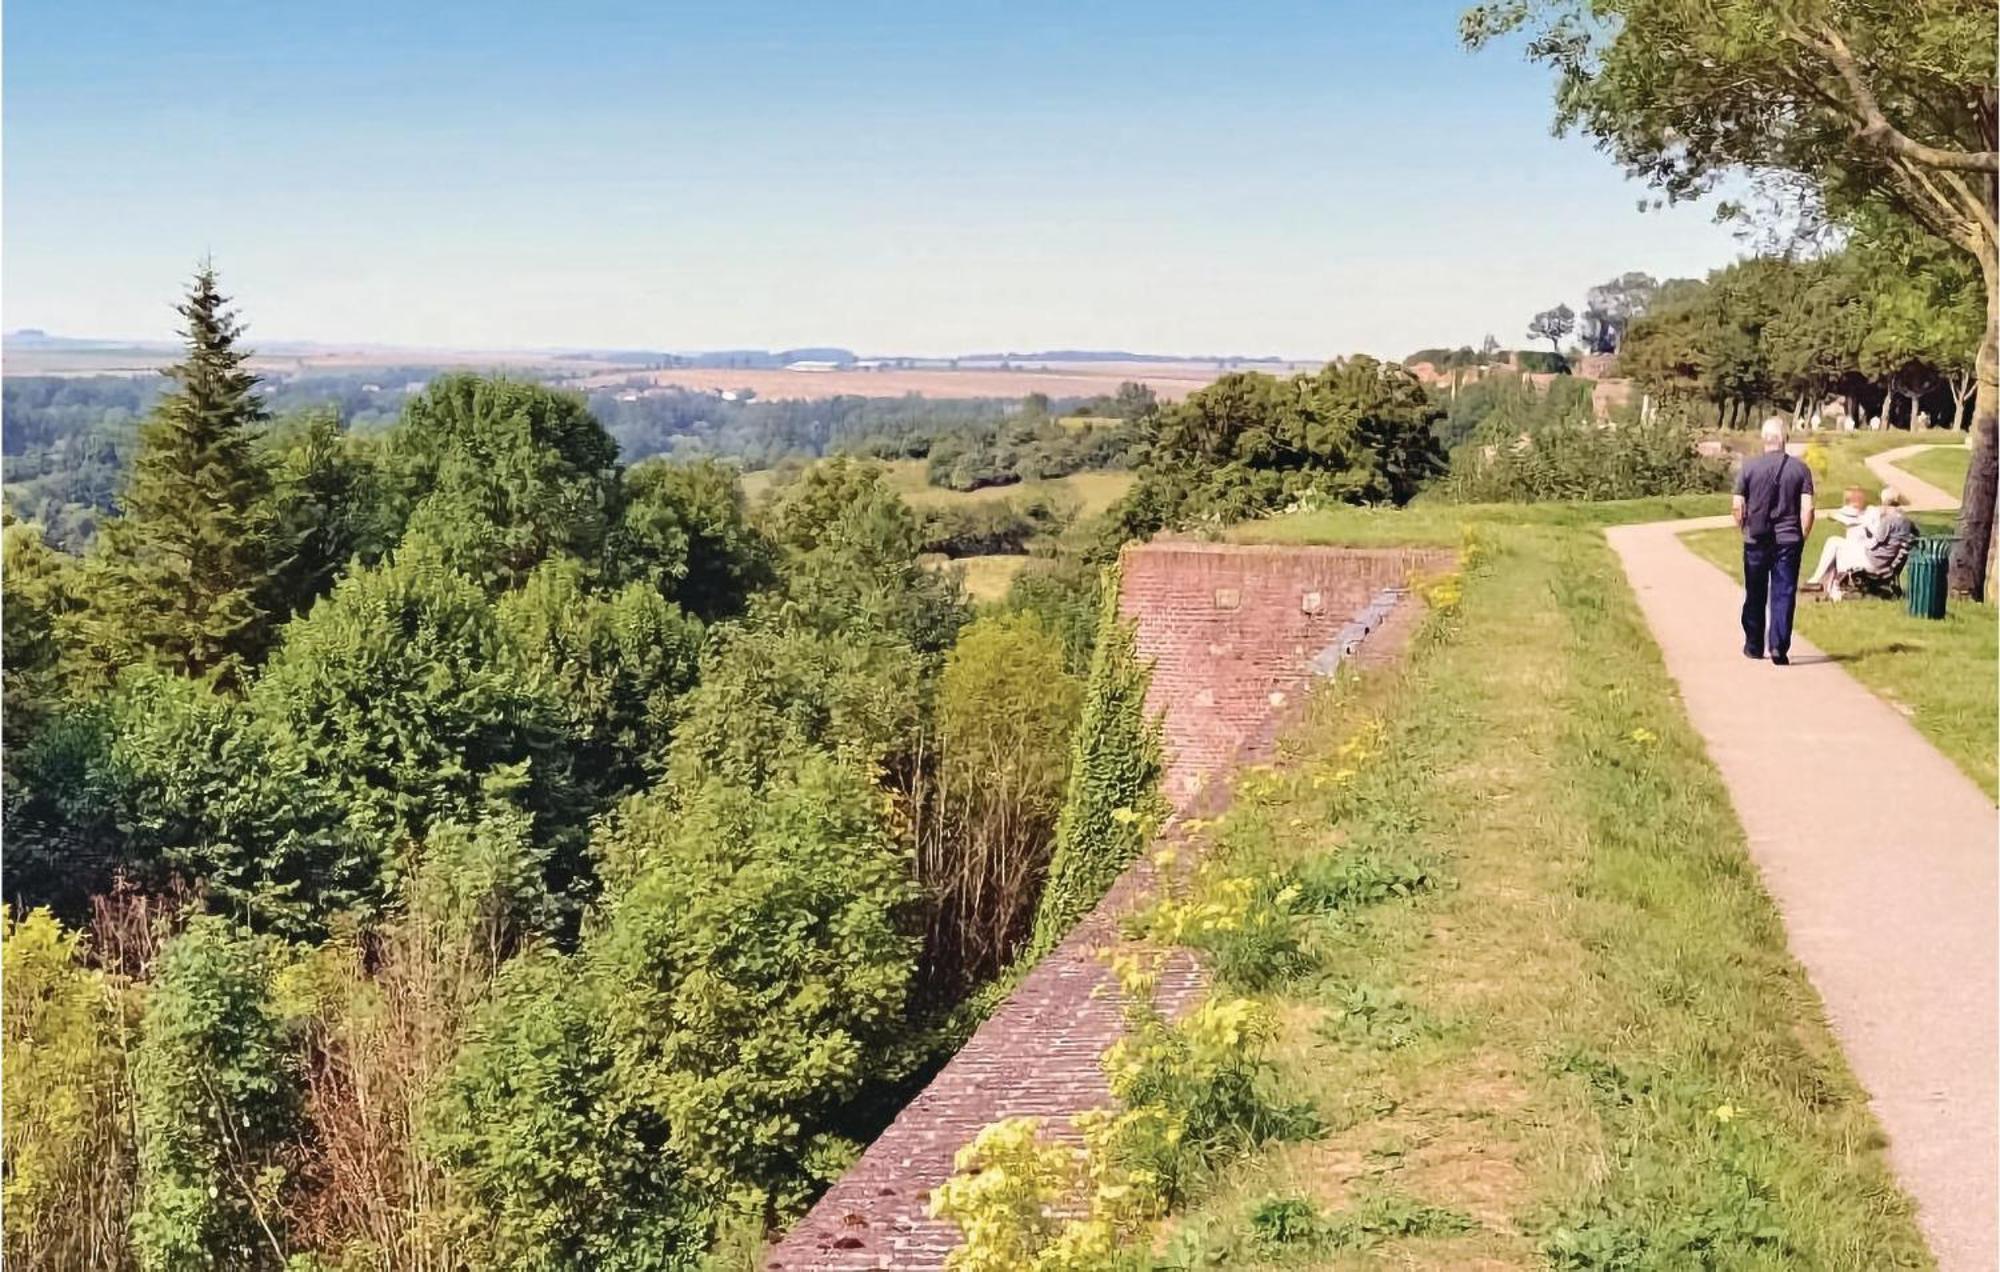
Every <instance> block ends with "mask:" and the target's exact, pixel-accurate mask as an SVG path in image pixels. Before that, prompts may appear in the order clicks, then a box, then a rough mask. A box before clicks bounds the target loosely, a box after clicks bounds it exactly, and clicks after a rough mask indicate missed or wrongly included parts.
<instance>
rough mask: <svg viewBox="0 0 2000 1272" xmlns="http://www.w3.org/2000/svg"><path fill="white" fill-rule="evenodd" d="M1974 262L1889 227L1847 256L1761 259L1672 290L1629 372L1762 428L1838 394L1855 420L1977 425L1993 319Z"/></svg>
mask: <svg viewBox="0 0 2000 1272" xmlns="http://www.w3.org/2000/svg"><path fill="white" fill-rule="evenodd" d="M1984 300H1985V298H1984V295H1983V293H1982V291H1981V289H1980V286H1979V279H1978V275H1977V273H1976V271H1975V270H1974V268H1973V263H1972V262H1971V261H1969V260H1967V259H1966V258H1965V257H1964V256H1963V255H1962V254H1961V253H1958V252H1956V251H1954V250H1953V249H1952V248H1951V247H1950V245H1948V244H1946V243H1943V242H1941V241H1939V240H1937V239H1935V238H1931V237H1929V236H1925V235H1908V234H1905V235H1900V236H1892V235H1890V234H1889V233H1888V232H1887V231H1886V230H1878V231H1877V232H1876V233H1875V234H1874V235H1873V236H1870V237H1859V238H1857V239H1856V240H1855V241H1854V242H1853V243H1851V244H1850V245H1849V246H1848V247H1847V248H1845V249H1844V250H1842V251H1839V252H1835V253H1831V254H1827V255H1822V256H1817V257H1809V258H1790V257H1783V256H1765V257H1754V258H1751V259H1748V260H1744V261H1740V262H1738V263H1736V264H1734V265H1731V266H1729V267H1727V268H1725V269H1721V270H1717V271H1715V272H1714V273H1713V274H1711V275H1709V277H1708V278H1707V280H1706V281H1702V282H1696V281H1693V280H1677V281H1675V282H1672V283H1669V284H1668V285H1667V286H1666V287H1664V288H1663V289H1662V290H1661V292H1660V295H1659V297H1658V299H1657V300H1656V302H1655V303H1654V305H1653V307H1652V309H1651V310H1650V311H1649V312H1648V313H1647V314H1646V315H1645V316H1644V317H1642V318H1640V319H1638V320H1637V321H1635V322H1634V323H1633V325H1632V329H1631V332H1630V334H1629V336H1628V338H1627V339H1626V342H1625V345H1624V349H1623V351H1622V353H1621V355H1620V358H1619V366H1620V370H1621V371H1623V372H1624V373H1625V374H1627V375H1629V376H1631V377H1632V378H1633V379H1634V380H1635V381H1637V382H1638V384H1639V385H1640V386H1641V387H1642V388H1644V389H1645V390H1646V391H1648V392H1650V393H1652V394H1654V395H1655V396H1656V397H1659V398H1662V399H1665V400H1668V401H1681V402H1700V403H1706V404H1710V405H1712V406H1713V408H1714V418H1715V420H1716V422H1717V423H1722V422H1725V421H1727V422H1736V423H1751V422H1754V421H1755V417H1756V414H1757V412H1759V411H1760V410H1766V409H1769V408H1773V407H1776V408H1781V409H1783V410H1786V411H1789V412H1791V413H1792V414H1793V415H1794V416H1795V417H1797V418H1800V419H1804V418H1807V417H1808V416H1810V415H1812V414H1813V413H1815V412H1818V411H1819V410H1820V409H1821V405H1822V403H1824V402H1827V401H1828V399H1838V400H1839V401H1838V404H1839V407H1840V409H1841V410H1842V411H1844V413H1845V415H1846V416H1847V417H1848V418H1850V419H1854V420H1857V421H1858V420H1861V419H1863V418H1864V417H1868V418H1873V417H1875V416H1879V417H1881V418H1882V419H1883V420H1884V422H1885V423H1888V424H1890V425H1894V426H1900V427H1905V428H1922V427H1924V426H1925V425H1926V424H1927V423H1934V424H1936V425H1939V426H1943V427H1958V428H1964V427H1966V426H1967V425H1968V424H1969V422H1970V419H1971V409H1972V396H1973V388H1974V384H1973V361H1974V356H1975V354H1976V352H1977V350H1978V347H1979V333H1980V329H1981V327H1982V325H1983V324H1984V321H1985V312H1984V308H1983V306H1984Z"/></svg>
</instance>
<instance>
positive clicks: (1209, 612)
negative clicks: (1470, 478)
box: [763, 540, 1451, 1272]
mask: <svg viewBox="0 0 2000 1272" xmlns="http://www.w3.org/2000/svg"><path fill="white" fill-rule="evenodd" d="M1450 559H1451V557H1450V554H1449V553H1444V552H1434V551H1421V550H1412V549H1401V548H1376V549H1346V548H1318V547H1296V548H1295V547H1274V546H1263V545H1243V544H1207V543H1193V542H1181V541H1172V540H1169V541H1163V542H1156V543H1153V544H1148V545H1145V546H1143V547H1139V548H1132V549H1127V551H1126V553H1125V555H1124V558H1123V564H1124V584H1123V587H1122V589H1121V593H1120V608H1121V611H1122V612H1123V613H1124V614H1125V615H1126V617H1127V618H1128V619H1130V620H1132V621H1133V622H1134V624H1135V626H1136V629H1137V637H1138V644H1139V649H1140V653H1141V655H1142V656H1143V657H1146V658H1150V659H1151V660H1153V669H1154V670H1153V685H1152V688H1151V690H1150V691H1149V693H1148V706H1149V707H1150V708H1151V709H1152V710H1153V711H1154V713H1155V714H1157V715H1159V716H1160V717H1161V719H1162V726H1163V733H1164V740H1165V743H1166V750H1167V754H1168V790H1167V795H1168V798H1169V801H1170V802H1171V803H1172V804H1173V805H1174V806H1175V807H1176V809H1177V810H1178V811H1177V813H1176V815H1175V816H1174V817H1173V818H1171V819H1170V820H1169V821H1168V823H1167V826H1166V827H1165V828H1164V829H1163V830H1162V832H1161V838H1162V840H1163V841H1166V842H1174V841H1176V840H1178V839H1179V838H1180V837H1181V833H1182V832H1181V830H1180V825H1179V821H1180V816H1181V815H1182V814H1184V813H1189V812H1193V811H1197V810H1198V811H1201V812H1204V813H1206V812H1211V811H1214V810H1215V809H1217V808H1219V807H1220V805H1221V802H1222V801H1223V800H1224V799H1225V798H1226V790H1225V784H1224V783H1222V782H1220V781H1212V780H1211V779H1214V778H1217V777H1220V776H1222V775H1224V774H1226V772H1227V771H1228V770H1229V769H1230V768H1232V767H1234V766H1236V765H1239V764H1242V763H1244V762H1247V761H1249V760H1253V759H1258V758H1262V757H1263V756H1264V755H1266V754H1268V753H1269V752H1270V750H1271V748H1272V747H1273V745H1274V744H1275V739H1276V736H1277V734H1278V732H1279V731H1280V730H1281V729H1282V727H1283V725H1284V724H1285V722H1287V721H1289V720H1290V719H1292V718H1294V717H1295V716H1296V713H1297V710H1298V708H1299V707H1300V706H1301V705H1302V704H1303V702H1304V698H1305V694H1304V693H1303V692H1302V690H1303V689H1304V688H1305V686H1306V685H1307V684H1308V683H1309V681H1310V680H1311V679H1312V678H1313V677H1314V676H1315V675H1317V674H1325V672H1326V671H1328V670H1330V669H1331V667H1332V666H1333V665H1335V664H1337V663H1338V662H1340V661H1341V660H1342V659H1343V658H1347V657H1352V658H1354V659H1356V660H1357V661H1359V662H1360V663H1362V664H1364V665H1365V664H1369V663H1376V662H1381V661H1385V660H1387V659H1389V658H1393V657H1394V656H1395V654H1396V653H1397V652H1398V651H1399V650H1400V647H1401V646H1402V644H1403V643H1404V642H1405V641H1406V640H1407V638H1408V635H1409V633H1410V631H1411V630H1412V629H1413V627H1414V625H1415V622H1416V621H1417V611H1418V609H1419V608H1420V607H1418V606H1416V605H1413V604H1410V603H1408V602H1406V601H1402V599H1401V598H1402V591H1401V589H1402V588H1404V587H1405V586H1406V585H1407V583H1408V581H1409V579H1410V576H1411V575H1412V574H1413V573H1417V572H1422V571H1425V570H1430V569H1436V568H1441V567H1442V566H1444V565H1446V564H1448V563H1449V561H1450ZM1363 619H1368V620H1371V621H1366V622H1363V621H1362V620H1363ZM1153 882H1154V874H1153V867H1152V864H1151V862H1150V861H1149V860H1147V859H1146V858H1143V857H1142V858H1140V859H1139V860H1138V861H1136V862H1134V863H1133V864H1132V865H1131V866H1130V867H1129V868H1127V870H1126V871H1125V873H1124V874H1123V875H1121V876H1120V877H1119V879H1118V881H1117V882H1116V883H1114V884H1113V885H1112V887H1111V890H1110V891H1109V892H1108V893H1106V895H1105V896H1104V898H1103V900H1102V901H1100V902H1099V903H1098V905H1097V906H1096V908H1094V909H1093V910H1092V911H1091V912H1090V913H1089V914H1088V915H1086V916H1085V917H1084V919H1083V920H1082V921H1081V922H1080V923H1078V924H1077V926H1076V928H1075V929H1074V930H1072V931H1071V932H1070V934H1069V935H1068V937H1066V938H1065V939H1064V940H1063V941H1062V943H1061V944H1059V945H1058V946H1057V947H1056V948H1055V949H1054V950H1052V951H1050V953H1049V954H1048V955H1047V956H1046V957H1044V958H1043V959H1042V960H1041V961H1040V962H1039V963H1037V964H1036V965H1035V967H1034V968H1033V969H1032V970H1030V971H1029V972H1028V974H1027V975H1026V976H1025V977H1023V978H1022V980H1021V983H1020V984H1019V985H1017V986H1015V988H1014V990H1013V992H1012V993H1011V994H1009V995H1008V997H1007V999H1006V1000H1005V1001H1004V1002H1003V1003H1002V1004H1001V1005H1000V1006H999V1007H998V1008H997V1009H995V1011H994V1012H993V1014H992V1015H991V1016H989V1017H988V1018H987V1019H986V1021H985V1022H984V1023H983V1024H981V1025H980V1027H979V1028H978V1030H977V1031H975V1032H974V1034H973V1035H972V1038H971V1039H970V1040H969V1041H968V1042H967V1043H966V1044H965V1046H964V1047H963V1048H961V1049H960V1050H959V1052H958V1054H957V1055H955V1056H953V1057H952V1059H951V1060H950V1061H949V1062H948V1063H946V1065H945V1066H944V1067H943V1068H942V1069H940V1070H939V1071H938V1073H937V1075H936V1076H935V1077H934V1078H932V1079H931V1082H930V1084H929V1085H928V1086H927V1087H925V1088H924V1090H923V1091H922V1092H921V1093H920V1094H919V1095H918V1096H917V1097H916V1098H915V1099H913V1100H912V1101H911V1102H910V1103H909V1104H908V1105H906V1106H905V1107H904V1108H903V1110H902V1112H901V1113H899V1114H898V1115H897V1117H896V1119H895V1120H894V1121H893V1122H892V1123H890V1125H889V1126H888V1128H887V1129H886V1130H884V1131H883V1132H882V1134H881V1135H880V1136H878V1137H877V1138H876V1140H875V1142H874V1143H873V1144H871V1145H870V1146H869V1147H868V1149H867V1150H866V1151H865V1152H863V1153H862V1155H861V1157H860V1158H859V1159H858V1160H857V1161H856V1162H855V1163H854V1165H853V1166H852V1167H850V1168H849V1169H848V1171H847V1172H846V1173H845V1174H844V1175H842V1176H841V1178H840V1179H839V1180H838V1181H836V1182H835V1183H834V1185H833V1187H832V1188H830V1189H828V1190H827V1192H826V1194H825V1195H824V1196H822V1197H821V1198H820V1200H819V1202H818V1204H816V1205H815V1206H814V1207H813V1208H812V1210H811V1211H810V1212H809V1213H807V1215H806V1216H805V1217H804V1218H803V1219H801V1220H800V1221H799V1222H798V1223H797V1224H795V1225H794V1226H793V1227H792V1229H791V1231H790V1232H788V1233H787V1234H785V1236H784V1238H783V1239H782V1240H781V1241H779V1242H778V1243H777V1244H776V1245H774V1246H773V1247H771V1249H769V1250H768V1251H767V1252H766V1254H765V1256H764V1262H763V1266H764V1267H765V1268H766V1269H767V1270H768V1272H803V1270H805V1269H812V1270H813V1272H848V1270H849V1269H864V1268H889V1269H903V1270H907V1272H932V1270H934V1269H941V1268H943V1267H944V1263H945V1258H946V1256H947V1254H949V1252H950V1251H951V1249H952V1248H953V1247H954V1246H956V1245H958V1244H959V1232H958V1229H957V1227H956V1226H955V1225H953V1224H951V1223H949V1222H946V1221H943V1220H938V1219H933V1218H932V1217H931V1216H930V1194H931V1190H932V1189H933V1188H935V1187H937V1186H938V1185H939V1184H941V1183H943V1182H944V1181H945V1180H946V1179H948V1178H950V1176H951V1173H952V1162H953V1158H954V1157H955V1156H956V1155H957V1153H958V1150H959V1149H960V1148H962V1147H964V1146H965V1145H966V1144H968V1143H970V1142H971V1141H972V1139H973V1138H974V1137H975V1136H976V1135H978V1133H979V1132H980V1131H981V1130H982V1129H983V1128H985V1127H987V1126H989V1125H991V1124H992V1123H994V1122H996V1121H999V1120H1001V1119H1003V1118H1008V1117H1022V1116H1031V1117H1039V1118H1041V1119H1043V1122H1044V1124H1045V1126H1046V1128H1047V1130H1048V1131H1049V1133H1051V1134H1056V1135H1062V1134H1065V1133H1067V1131H1068V1123H1069V1119H1070V1118H1071V1117H1072V1116H1074V1115H1075V1114H1077V1113H1081V1112H1083V1111H1085V1110H1087V1109H1092V1108H1101V1107H1104V1106H1106V1105H1107V1104H1109V1102H1110V1099H1111V1093H1110V1088H1109V1086H1108V1084H1107V1083H1106V1080H1105V1077H1104V1073H1103V1070H1102V1068H1101V1066H1100V1060H1101V1058H1102V1056H1103V1053H1104V1051H1105V1049H1106V1048H1107V1047H1109V1046H1110V1045H1111V1043H1112V1042H1113V1041H1115V1040H1116V1039H1117V1037H1118V1036H1119V1034H1120V1033H1121V1032H1122V1031H1123V1027H1124V1025H1123V1002H1122V1000H1121V995H1120V994H1119V992H1118V990H1117V987H1116V984H1115V982H1114V981H1113V980H1112V978H1111V976H1110V973H1109V970H1108V969H1107V968H1106V967H1105V965H1104V961H1103V959H1102V958H1101V957H1100V951H1102V950H1103V949H1104V948H1105V947H1106V946H1109V945H1111V944H1112V943H1114V942H1115V941H1116V940H1117V938H1118V926H1119V922H1120V920H1121V919H1122V918H1123V916H1124V915H1126V914H1128V913H1129V912H1130V911H1131V910H1132V909H1133V908H1135V907H1136V906H1137V905H1138V904H1139V903H1140V902H1141V901H1143V899H1144V898H1145V897H1146V896H1147V895H1148V894H1149V893H1150V892H1151V891H1152V885H1153ZM1207 983H1208V982H1207V976H1206V973H1205V972H1204V970H1203V969H1202V967H1201V966H1200V965H1199V964H1198V963H1197V962H1196V961H1195V960H1194V958H1193V957H1192V956H1191V955H1189V954H1188V953H1187V952H1186V951H1177V952H1176V953H1175V954H1174V955H1173V956H1172V957H1171V958H1170V960H1169V962H1168V964H1167V966H1166V968H1165V970H1164V971H1163V972H1162V973H1161V976H1160V980H1159V986H1158V989H1157V991H1156V994H1157V1001H1158V1003H1159V1005H1160V1007H1161V1009H1162V1010H1163V1011H1166V1012H1167V1013H1168V1014H1170V1015H1172V1014H1178V1013H1179V1012H1181V1011H1184V1010H1186V1009H1187V1008H1188V1007H1190V1006H1192V1005H1193V1003H1194V1002H1195V1001H1196V1000H1197V999H1198V998H1199V997H1200V995H1201V994H1202V992H1203V991H1204V990H1205V989H1206V988H1207Z"/></svg>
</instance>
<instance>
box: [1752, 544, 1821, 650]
mask: <svg viewBox="0 0 2000 1272" xmlns="http://www.w3.org/2000/svg"><path fill="white" fill-rule="evenodd" d="M1805 548H1806V545H1805V544H1803V543H1797V542H1794V543H1781V542H1779V541H1778V539H1777V537H1776V536H1774V535H1768V534H1765V535H1758V536H1757V537H1756V538H1754V539H1748V540H1745V541H1744V544H1743V652H1744V653H1746V654H1749V655H1751V656H1752V657H1756V658H1762V657H1763V656H1764V654H1765V653H1766V652H1769V653H1773V654H1784V655H1785V656H1786V657H1790V656H1791V652H1792V611H1793V610H1794V609H1796V608H1797V607H1798V603H1799V558H1800V557H1801V556H1803V555H1805ZM1767 614H1768V620H1767V617H1766V615H1767ZM1767 634H1768V639H1767Z"/></svg>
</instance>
